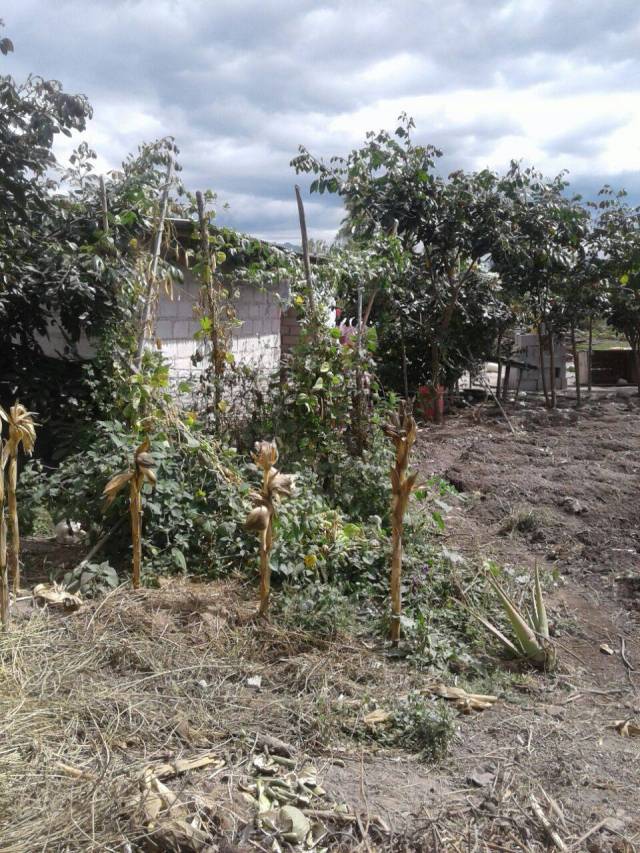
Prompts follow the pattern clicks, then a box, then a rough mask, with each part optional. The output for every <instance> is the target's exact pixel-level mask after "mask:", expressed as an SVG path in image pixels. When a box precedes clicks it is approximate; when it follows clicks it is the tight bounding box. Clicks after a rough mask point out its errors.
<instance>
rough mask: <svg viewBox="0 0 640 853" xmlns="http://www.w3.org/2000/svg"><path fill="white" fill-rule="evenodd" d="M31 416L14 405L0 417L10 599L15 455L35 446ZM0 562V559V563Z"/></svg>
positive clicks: (14, 573) (16, 575)
mask: <svg viewBox="0 0 640 853" xmlns="http://www.w3.org/2000/svg"><path fill="white" fill-rule="evenodd" d="M32 414H33V412H28V411H27V409H26V408H25V407H24V406H23V405H22V404H21V403H18V402H16V403H15V405H13V406H11V408H10V409H9V414H7V413H6V412H5V411H2V412H1V413H0V418H1V419H2V420H6V421H7V423H8V425H9V437H8V439H7V441H6V443H5V444H4V446H3V451H2V464H1V465H0V467H1V468H2V474H3V477H4V469H5V467H6V468H7V481H6V496H7V507H8V510H9V524H8V528H9V542H8V553H7V558H6V567H7V568H6V569H5V571H7V570H8V573H9V577H10V579H11V585H12V587H13V593H14V595H15V594H16V593H17V592H18V589H19V587H20V528H19V526H18V500H17V497H16V490H17V487H18V452H19V450H20V445H22V449H23V451H24V452H25V453H26V454H27V455H28V456H30V455H31V453H32V452H33V446H34V444H35V442H36V428H35V424H34V422H33V418H32ZM3 491H4V489H3ZM3 498H4V495H3ZM2 506H3V507H4V500H3V501H2ZM0 526H2V523H1V522H0ZM0 535H1V534H0ZM3 544H6V539H4V541H3ZM0 550H2V547H0ZM2 559H3V558H2V557H0V560H2ZM3 597H4V596H3ZM7 607H8V602H7Z"/></svg>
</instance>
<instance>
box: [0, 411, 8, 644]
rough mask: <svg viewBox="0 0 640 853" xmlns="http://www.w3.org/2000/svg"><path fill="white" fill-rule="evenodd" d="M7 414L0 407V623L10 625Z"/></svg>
mask: <svg viewBox="0 0 640 853" xmlns="http://www.w3.org/2000/svg"><path fill="white" fill-rule="evenodd" d="M3 420H6V414H5V412H4V410H3V409H2V408H1V407H0V623H2V627H3V628H4V629H5V630H7V629H8V627H9V573H8V571H7V522H6V519H5V516H4V469H5V465H6V462H7V455H6V447H7V446H6V442H5V441H4V440H3V438H2V422H3Z"/></svg>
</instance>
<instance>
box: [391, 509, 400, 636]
mask: <svg viewBox="0 0 640 853" xmlns="http://www.w3.org/2000/svg"><path fill="white" fill-rule="evenodd" d="M391 542H392V546H391V642H392V643H393V644H394V646H397V645H398V640H399V639H400V613H401V610H402V592H401V588H400V578H401V574H402V522H401V521H400V522H398V520H397V519H394V520H393V530H392V533H391Z"/></svg>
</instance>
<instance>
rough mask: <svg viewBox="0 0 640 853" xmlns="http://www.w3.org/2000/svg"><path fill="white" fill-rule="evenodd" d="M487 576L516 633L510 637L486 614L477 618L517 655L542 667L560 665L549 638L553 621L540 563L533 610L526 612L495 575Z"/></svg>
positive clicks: (547, 668) (550, 667) (535, 579)
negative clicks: (490, 620) (549, 614)
mask: <svg viewBox="0 0 640 853" xmlns="http://www.w3.org/2000/svg"><path fill="white" fill-rule="evenodd" d="M487 577H488V581H489V584H490V585H491V587H492V589H493V591H494V592H495V593H496V595H497V596H498V599H499V600H500V603H501V604H502V606H503V608H504V611H505V613H506V614H507V617H508V619H509V622H510V623H511V627H512V628H513V632H514V635H515V637H514V641H512V640H510V639H509V638H508V637H506V636H505V635H504V634H503V633H502V631H500V629H499V628H496V626H495V625H494V624H493V623H492V622H489V620H488V619H485V618H484V616H481V615H480V614H479V613H475V614H474V615H475V616H476V618H477V619H478V620H479V621H480V622H481V623H482V624H483V625H484V626H485V628H487V629H488V630H489V631H491V633H492V634H493V635H494V637H497V639H498V640H500V642H501V643H502V645H503V646H504V647H505V648H506V649H507V650H508V651H510V652H511V653H512V654H514V655H515V656H516V657H518V658H521V659H523V660H526V661H528V662H529V663H530V664H532V665H533V666H535V667H538V669H545V670H547V671H551V670H553V669H554V668H555V666H556V650H555V646H554V645H553V644H552V643H551V641H550V639H549V622H548V620H547V610H546V607H545V605H544V599H543V597H542V586H541V584H540V573H539V572H538V567H537V566H536V567H535V574H534V586H533V600H532V605H533V613H532V614H529V613H528V612H525V613H523V612H522V611H521V610H520V609H519V608H518V607H517V606H516V605H515V604H514V602H513V601H512V599H511V598H510V597H509V595H508V594H507V593H506V592H505V590H504V589H503V587H502V586H501V584H500V583H498V581H497V580H496V578H495V577H493V576H492V575H488V576H487Z"/></svg>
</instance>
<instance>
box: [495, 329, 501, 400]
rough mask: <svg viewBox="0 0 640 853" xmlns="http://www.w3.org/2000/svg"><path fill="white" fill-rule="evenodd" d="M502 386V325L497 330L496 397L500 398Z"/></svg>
mask: <svg viewBox="0 0 640 853" xmlns="http://www.w3.org/2000/svg"><path fill="white" fill-rule="evenodd" d="M501 388H502V326H500V329H499V331H498V377H497V379H496V397H497V398H498V399H500V391H501Z"/></svg>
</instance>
